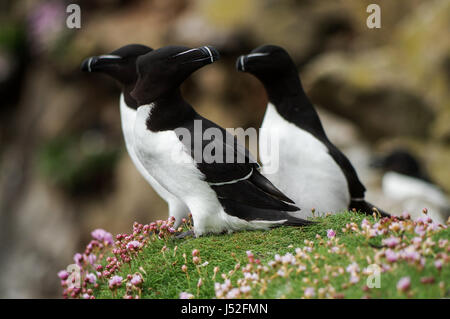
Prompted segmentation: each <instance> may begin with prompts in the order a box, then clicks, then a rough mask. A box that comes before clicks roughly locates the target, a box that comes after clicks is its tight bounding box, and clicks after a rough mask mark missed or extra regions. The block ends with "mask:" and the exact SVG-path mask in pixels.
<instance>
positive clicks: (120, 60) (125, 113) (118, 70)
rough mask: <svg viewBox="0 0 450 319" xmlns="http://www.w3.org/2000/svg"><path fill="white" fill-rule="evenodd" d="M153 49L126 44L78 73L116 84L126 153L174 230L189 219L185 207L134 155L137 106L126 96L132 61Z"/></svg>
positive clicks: (131, 85)
mask: <svg viewBox="0 0 450 319" xmlns="http://www.w3.org/2000/svg"><path fill="white" fill-rule="evenodd" d="M152 50H153V49H151V48H149V47H147V46H145V45H140V44H130V45H126V46H124V47H121V48H119V49H117V50H115V51H113V52H111V53H109V54H106V55H100V56H93V57H90V58H87V59H85V60H84V61H83V63H82V65H81V69H82V70H83V71H86V72H98V73H103V74H107V75H109V76H110V77H112V78H114V79H115V80H117V81H118V83H119V85H120V87H121V89H122V93H121V95H120V118H121V122H122V131H123V135H124V139H125V145H126V149H127V151H128V154H129V155H130V157H131V160H132V161H133V163H134V165H135V166H136V168H137V170H138V171H139V173H140V174H141V175H142V176H143V177H144V179H145V180H146V181H147V182H148V183H149V184H150V185H151V186H152V187H153V189H154V190H155V191H156V193H157V194H158V195H159V196H161V198H163V199H164V200H165V201H166V202H167V204H168V206H169V216H173V217H175V224H174V226H175V227H178V225H179V224H180V223H181V220H182V219H183V218H184V217H187V216H188V215H189V210H188V208H187V206H186V205H185V204H184V203H183V202H182V201H181V200H179V199H177V198H176V196H174V195H172V194H171V193H170V192H168V191H167V190H166V189H165V188H164V187H162V186H161V185H160V184H159V183H158V182H157V181H156V180H155V179H154V178H153V177H152V176H151V175H150V174H149V173H148V171H147V170H146V169H145V168H144V167H143V166H142V164H141V162H140V161H139V159H138V157H137V156H136V153H135V151H134V121H135V119H136V109H137V103H136V101H135V100H134V99H133V97H131V95H130V92H131V90H132V89H133V88H134V85H135V84H136V80H137V73H136V59H137V58H138V57H139V56H140V55H143V54H146V53H148V52H150V51H152Z"/></svg>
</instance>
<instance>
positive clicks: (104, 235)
mask: <svg viewBox="0 0 450 319" xmlns="http://www.w3.org/2000/svg"><path fill="white" fill-rule="evenodd" d="M91 236H92V237H93V238H94V239H97V240H98V241H101V242H105V243H107V244H108V245H112V244H114V240H113V236H112V235H111V233H109V232H107V231H106V230H104V229H101V228H97V229H96V230H94V231H93V232H92V233H91Z"/></svg>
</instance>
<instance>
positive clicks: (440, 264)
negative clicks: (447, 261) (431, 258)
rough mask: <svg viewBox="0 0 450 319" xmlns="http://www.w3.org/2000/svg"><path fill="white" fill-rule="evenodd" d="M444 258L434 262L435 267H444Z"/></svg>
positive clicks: (439, 268)
mask: <svg viewBox="0 0 450 319" xmlns="http://www.w3.org/2000/svg"><path fill="white" fill-rule="evenodd" d="M442 264H443V263H442V260H440V259H438V260H436V261H435V262H434V267H436V268H437V269H438V270H441V269H442Z"/></svg>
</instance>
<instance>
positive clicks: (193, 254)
mask: <svg viewBox="0 0 450 319" xmlns="http://www.w3.org/2000/svg"><path fill="white" fill-rule="evenodd" d="M198 255H200V251H199V250H198V249H194V250H193V251H192V257H195V256H198Z"/></svg>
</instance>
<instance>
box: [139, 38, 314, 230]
mask: <svg viewBox="0 0 450 319" xmlns="http://www.w3.org/2000/svg"><path fill="white" fill-rule="evenodd" d="M218 58H219V53H218V52H217V50H216V49H214V48H213V47H211V46H203V47H199V48H194V49H190V48H186V47H179V46H168V47H164V48H160V49H158V50H155V51H152V52H150V53H147V54H146V55H143V56H141V57H139V58H138V60H137V70H138V81H137V83H136V87H135V88H134V90H133V91H132V92H131V95H132V96H133V97H134V98H135V100H136V101H138V104H139V105H140V106H139V108H138V111H137V116H136V123H135V128H134V134H135V149H136V154H137V155H138V157H139V159H140V161H141V163H142V164H143V165H144V167H145V168H146V169H147V170H148V172H149V173H150V174H151V175H152V176H153V177H154V178H155V179H156V180H158V182H159V183H160V184H161V185H163V186H164V187H165V188H167V189H168V190H169V191H170V192H171V193H173V194H174V195H176V196H177V197H178V198H180V199H182V200H183V201H184V202H185V203H186V204H187V206H188V207H189V209H190V211H191V213H192V217H193V222H194V233H195V235H196V236H201V235H203V234H206V233H220V232H223V231H228V232H232V231H237V230H243V229H268V228H270V227H274V226H279V225H295V226H301V225H306V224H309V223H311V222H308V221H306V220H302V219H298V218H295V217H293V216H291V215H290V214H289V213H287V212H292V211H298V208H297V207H295V206H293V205H291V204H289V203H288V202H292V201H291V200H289V198H287V197H286V196H285V195H284V194H282V193H281V192H280V191H279V190H278V189H277V188H275V187H274V186H273V185H272V184H271V183H270V182H269V181H268V180H267V179H266V178H264V177H263V176H262V175H261V174H260V173H259V171H258V169H259V166H258V164H257V163H256V161H255V160H253V159H252V158H251V156H250V154H249V152H248V151H247V149H246V148H245V147H243V146H241V145H239V144H238V142H237V139H236V138H235V137H234V136H232V135H231V134H229V133H227V132H226V130H224V129H223V128H221V127H220V126H218V125H217V124H215V123H213V122H211V121H209V120H207V119H205V118H203V117H202V116H200V115H199V114H197V113H196V112H195V111H194V109H193V108H192V106H191V105H189V104H188V103H187V102H186V101H185V100H184V99H183V97H182V95H181V93H180V85H181V84H182V83H183V82H184V80H186V79H187V78H188V77H189V76H190V75H191V74H192V73H193V72H194V71H196V70H198V69H200V68H201V67H203V66H205V65H207V64H210V63H213V62H214V61H216V60H217V59H218ZM219 154H221V155H220V156H219V157H216V155H219ZM231 159H232V160H231ZM239 159H241V160H239Z"/></svg>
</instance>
